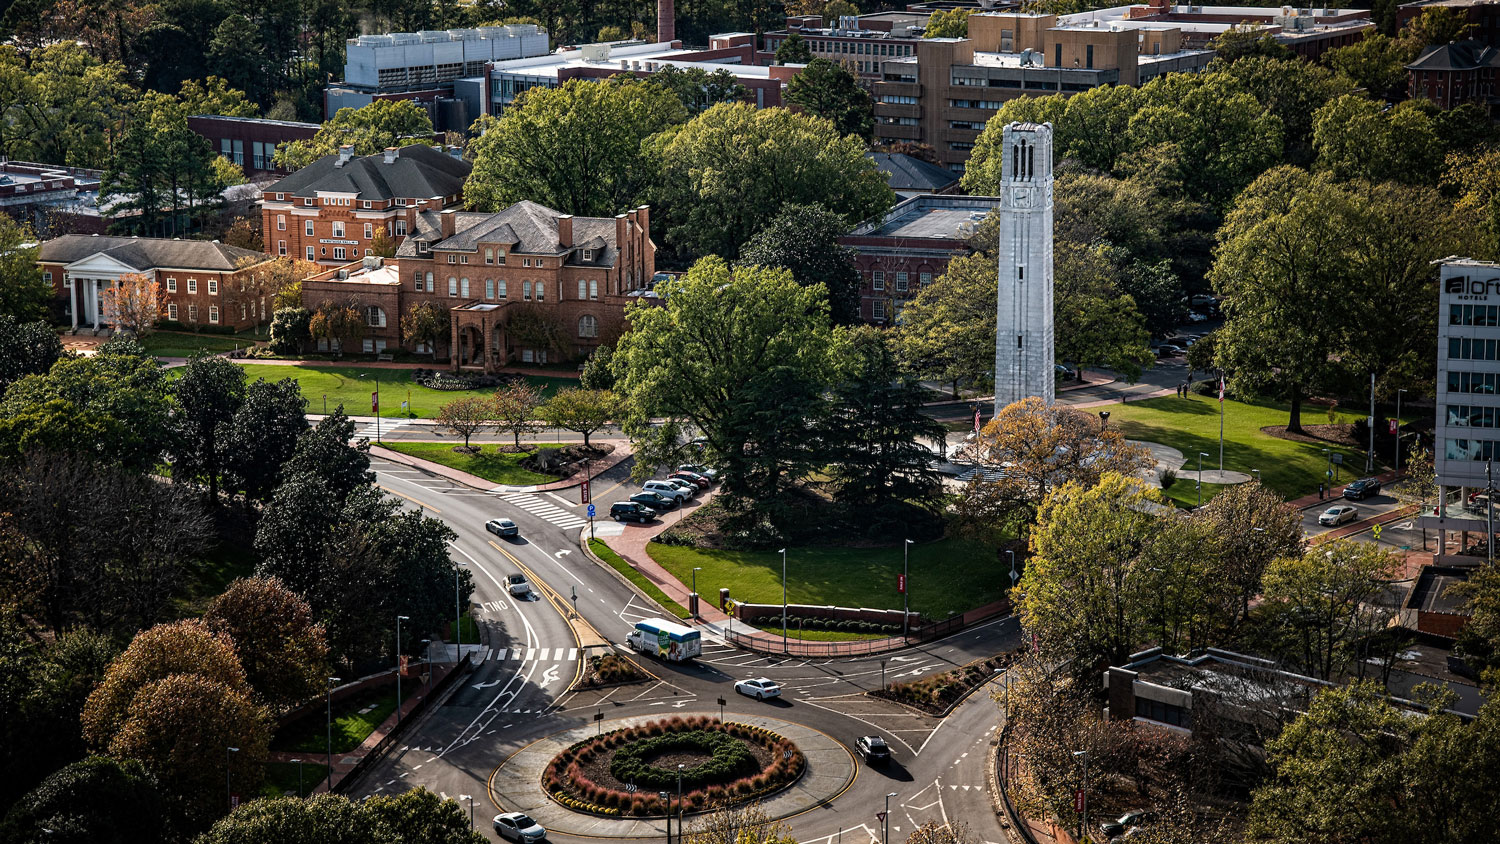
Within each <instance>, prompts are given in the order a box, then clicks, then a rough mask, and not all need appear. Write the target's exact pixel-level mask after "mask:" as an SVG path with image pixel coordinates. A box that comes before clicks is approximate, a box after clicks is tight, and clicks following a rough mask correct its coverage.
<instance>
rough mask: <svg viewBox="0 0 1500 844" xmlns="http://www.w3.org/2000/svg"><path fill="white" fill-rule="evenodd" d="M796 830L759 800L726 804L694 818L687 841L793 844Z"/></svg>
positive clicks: (719, 843)
mask: <svg viewBox="0 0 1500 844" xmlns="http://www.w3.org/2000/svg"><path fill="white" fill-rule="evenodd" d="M794 841H795V839H794V838H792V832H791V830H790V829H788V828H787V827H786V825H785V824H783V823H782V822H781V821H778V820H774V819H772V818H771V817H770V815H768V814H766V811H765V810H764V809H762V808H761V805H760V804H759V803H744V804H741V805H738V806H725V807H724V808H721V809H716V810H714V811H712V812H709V813H707V814H705V815H701V816H700V817H699V818H698V819H697V820H695V821H693V825H692V826H691V827H689V828H688V830H687V844H793V842H794Z"/></svg>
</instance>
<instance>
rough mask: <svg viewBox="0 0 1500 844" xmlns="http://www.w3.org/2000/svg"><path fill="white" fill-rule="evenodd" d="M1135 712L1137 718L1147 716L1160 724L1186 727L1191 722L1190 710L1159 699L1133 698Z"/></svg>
mask: <svg viewBox="0 0 1500 844" xmlns="http://www.w3.org/2000/svg"><path fill="white" fill-rule="evenodd" d="M1135 714H1136V717H1139V718H1149V719H1151V720H1152V721H1157V722H1159V723H1162V724H1171V725H1172V726H1174V727H1188V726H1191V724H1192V712H1191V711H1189V710H1187V709H1184V708H1182V707H1181V706H1177V705H1176V704H1171V703H1162V702H1161V701H1159V700H1150V699H1148V698H1143V697H1138V698H1136V699H1135Z"/></svg>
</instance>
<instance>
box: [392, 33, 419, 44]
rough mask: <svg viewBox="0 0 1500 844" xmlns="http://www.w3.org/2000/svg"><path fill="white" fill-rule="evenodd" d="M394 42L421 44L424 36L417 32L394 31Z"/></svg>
mask: <svg viewBox="0 0 1500 844" xmlns="http://www.w3.org/2000/svg"><path fill="white" fill-rule="evenodd" d="M391 43H392V44H420V43H422V36H420V35H418V34H416V33H415V32H394V33H392V34H391Z"/></svg>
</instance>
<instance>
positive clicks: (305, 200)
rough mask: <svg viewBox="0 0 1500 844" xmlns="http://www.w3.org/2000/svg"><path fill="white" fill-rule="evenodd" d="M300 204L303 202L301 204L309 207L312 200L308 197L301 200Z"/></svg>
mask: <svg viewBox="0 0 1500 844" xmlns="http://www.w3.org/2000/svg"><path fill="white" fill-rule="evenodd" d="M302 204H303V206H305V207H307V208H311V207H312V204H313V201H312V199H311V197H309V198H307V199H304V200H302Z"/></svg>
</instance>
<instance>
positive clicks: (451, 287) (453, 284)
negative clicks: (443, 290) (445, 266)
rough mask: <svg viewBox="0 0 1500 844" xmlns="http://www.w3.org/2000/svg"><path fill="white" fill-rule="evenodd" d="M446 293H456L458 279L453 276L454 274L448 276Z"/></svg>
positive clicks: (451, 294) (454, 294)
mask: <svg viewBox="0 0 1500 844" xmlns="http://www.w3.org/2000/svg"><path fill="white" fill-rule="evenodd" d="M448 295H449V296H457V295H458V279H457V278H455V277H454V276H451V275H450V276H448Z"/></svg>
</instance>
